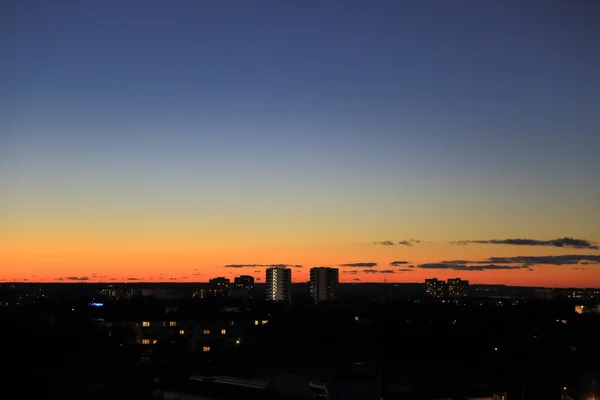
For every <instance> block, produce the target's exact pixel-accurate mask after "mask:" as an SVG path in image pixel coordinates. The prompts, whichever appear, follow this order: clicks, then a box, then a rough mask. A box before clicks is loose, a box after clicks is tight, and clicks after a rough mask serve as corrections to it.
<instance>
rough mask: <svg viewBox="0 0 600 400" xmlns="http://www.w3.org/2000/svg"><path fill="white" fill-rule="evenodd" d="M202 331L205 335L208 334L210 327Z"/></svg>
mask: <svg viewBox="0 0 600 400" xmlns="http://www.w3.org/2000/svg"><path fill="white" fill-rule="evenodd" d="M202 333H204V334H205V335H210V329H205V330H204V331H203V332H202Z"/></svg>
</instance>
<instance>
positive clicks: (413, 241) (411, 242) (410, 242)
mask: <svg viewBox="0 0 600 400" xmlns="http://www.w3.org/2000/svg"><path fill="white" fill-rule="evenodd" d="M419 243H421V241H420V240H416V239H408V240H401V241H399V242H398V244H399V245H400V246H408V247H413V245H414V244H419Z"/></svg>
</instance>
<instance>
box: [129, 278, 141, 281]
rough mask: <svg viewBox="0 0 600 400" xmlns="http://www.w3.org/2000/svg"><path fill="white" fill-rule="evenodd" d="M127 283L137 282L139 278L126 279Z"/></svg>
mask: <svg viewBox="0 0 600 400" xmlns="http://www.w3.org/2000/svg"><path fill="white" fill-rule="evenodd" d="M127 280H128V281H139V280H140V278H127Z"/></svg>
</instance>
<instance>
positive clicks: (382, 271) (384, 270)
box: [369, 269, 396, 274]
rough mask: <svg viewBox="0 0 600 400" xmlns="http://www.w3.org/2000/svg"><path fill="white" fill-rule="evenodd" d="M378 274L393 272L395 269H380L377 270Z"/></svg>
mask: <svg viewBox="0 0 600 400" xmlns="http://www.w3.org/2000/svg"><path fill="white" fill-rule="evenodd" d="M369 271H370V270H369ZM379 273H380V274H395V273H396V271H394V270H392V269H382V270H381V271H379Z"/></svg>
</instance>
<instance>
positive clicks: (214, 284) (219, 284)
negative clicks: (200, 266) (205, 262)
mask: <svg viewBox="0 0 600 400" xmlns="http://www.w3.org/2000/svg"><path fill="white" fill-rule="evenodd" d="M229 283H230V282H229V279H227V278H225V277H222V276H220V277H218V278H212V279H211V280H209V281H208V293H209V295H210V296H228V295H229Z"/></svg>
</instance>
